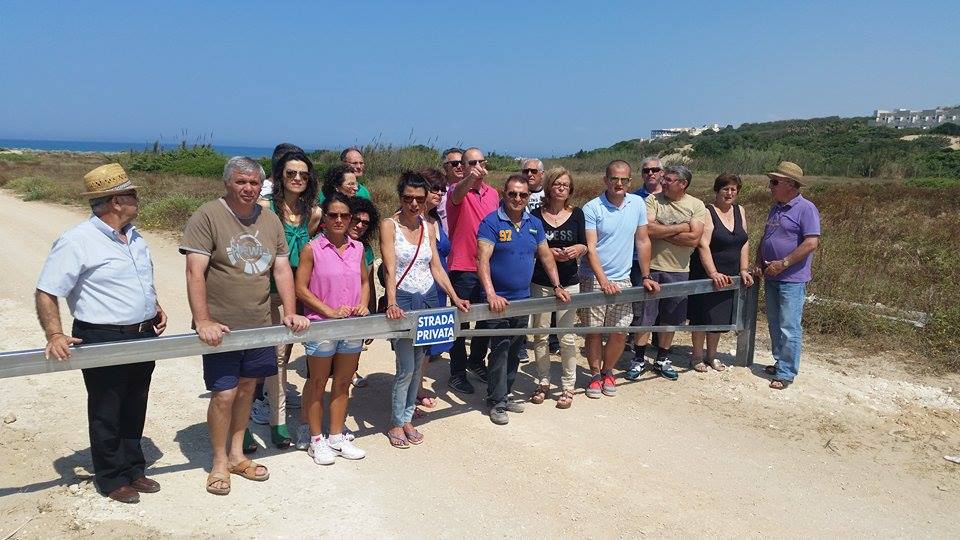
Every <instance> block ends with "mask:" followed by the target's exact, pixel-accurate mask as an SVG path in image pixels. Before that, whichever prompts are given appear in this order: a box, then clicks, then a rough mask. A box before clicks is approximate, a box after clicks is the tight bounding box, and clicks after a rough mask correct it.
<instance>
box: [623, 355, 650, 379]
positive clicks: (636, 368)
mask: <svg viewBox="0 0 960 540" xmlns="http://www.w3.org/2000/svg"><path fill="white" fill-rule="evenodd" d="M646 369H647V360H646V359H645V358H643V357H642V356H641V357H639V358H636V357H635V358H634V359H633V360H631V361H630V367H629V368H628V369H627V371H626V373H624V374H623V378H625V379H627V380H630V381H635V380H637V379H639V378H640V375H643V372H644V371H645V370H646Z"/></svg>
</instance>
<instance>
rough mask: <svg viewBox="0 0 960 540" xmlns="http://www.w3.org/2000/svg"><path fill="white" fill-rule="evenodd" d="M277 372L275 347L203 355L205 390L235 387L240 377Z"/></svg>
mask: <svg viewBox="0 0 960 540" xmlns="http://www.w3.org/2000/svg"><path fill="white" fill-rule="evenodd" d="M276 374H277V348H276V347H260V348H257V349H245V350H242V351H230V352H220V353H211V354H205V355H203V382H204V383H206V385H207V390H210V391H212V392H220V391H223V390H230V389H231V388H236V387H237V384H238V383H239V382H240V377H243V378H247V379H259V378H261V377H271V376H273V375H276Z"/></svg>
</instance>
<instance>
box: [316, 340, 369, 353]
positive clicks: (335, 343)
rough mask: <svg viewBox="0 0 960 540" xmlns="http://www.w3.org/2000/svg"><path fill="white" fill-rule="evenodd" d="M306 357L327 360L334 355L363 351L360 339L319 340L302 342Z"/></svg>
mask: <svg viewBox="0 0 960 540" xmlns="http://www.w3.org/2000/svg"><path fill="white" fill-rule="evenodd" d="M303 348H304V349H306V350H307V356H319V357H322V358H329V357H331V356H333V355H335V354H356V353H359V352H360V351H362V350H363V340H362V339H321V340H319V341H304V342H303Z"/></svg>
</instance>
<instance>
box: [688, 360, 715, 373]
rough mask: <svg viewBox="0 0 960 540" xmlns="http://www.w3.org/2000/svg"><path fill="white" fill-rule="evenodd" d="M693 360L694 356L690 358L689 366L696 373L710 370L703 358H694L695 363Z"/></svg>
mask: <svg viewBox="0 0 960 540" xmlns="http://www.w3.org/2000/svg"><path fill="white" fill-rule="evenodd" d="M694 361H695V359H694V358H691V359H690V368H691V369H693V370H694V371H696V372H697V373H706V372H707V371H709V370H710V368H709V367H707V364H706V363H705V362H704V361H703V360H696V363H694Z"/></svg>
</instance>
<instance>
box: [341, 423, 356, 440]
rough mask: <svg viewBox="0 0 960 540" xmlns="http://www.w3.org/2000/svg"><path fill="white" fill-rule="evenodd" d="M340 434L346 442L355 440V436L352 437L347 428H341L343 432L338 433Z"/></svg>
mask: <svg viewBox="0 0 960 540" xmlns="http://www.w3.org/2000/svg"><path fill="white" fill-rule="evenodd" d="M340 434H341V435H343V438H344V439H346V440H348V441H352V440H354V439H356V438H357V436H356V435H354V434H353V432H352V431H350V428H348V427H347V426H343V430H341V431H340Z"/></svg>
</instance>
